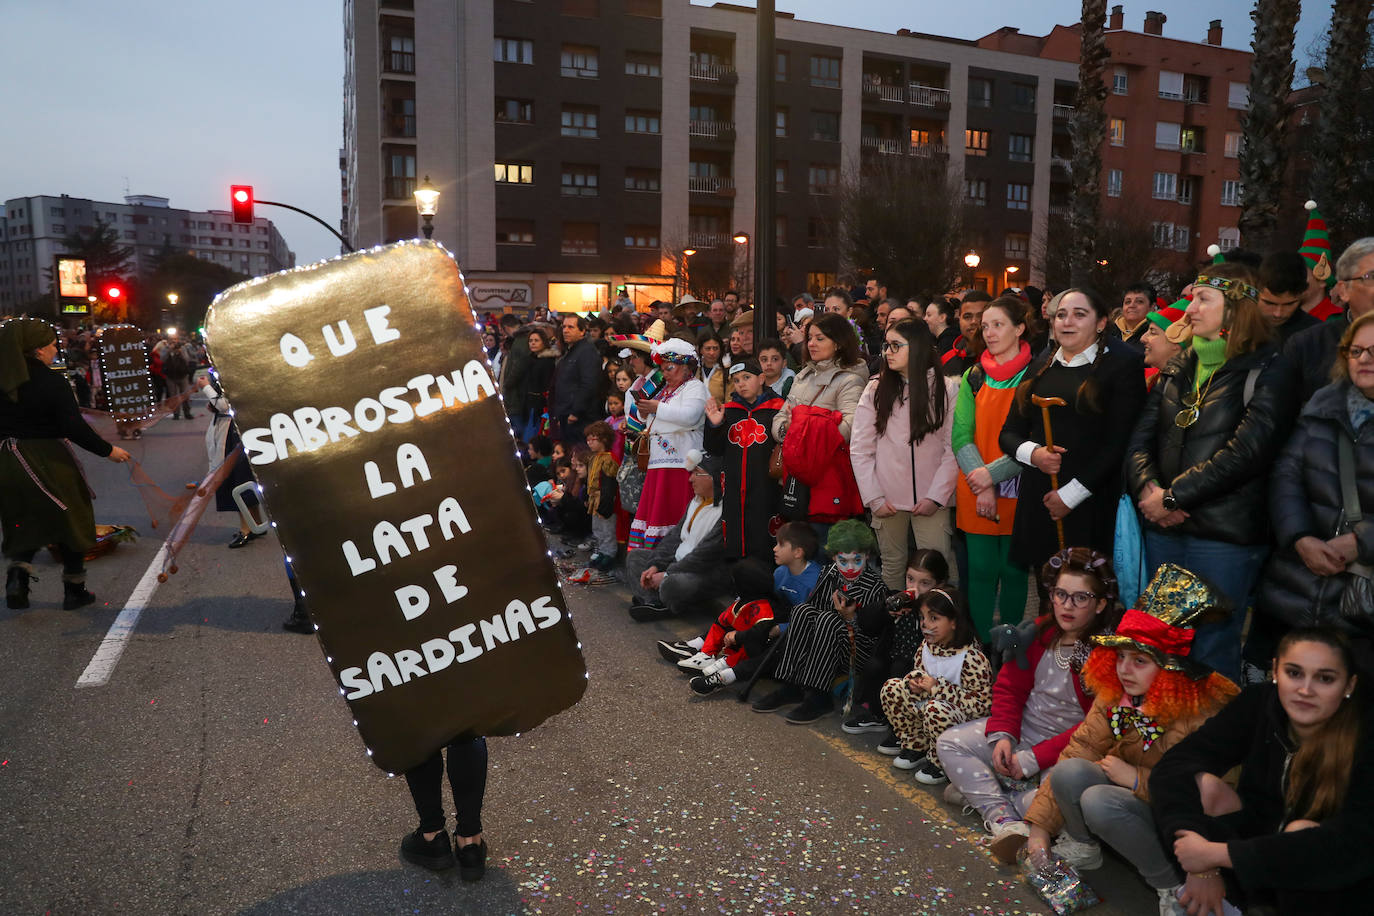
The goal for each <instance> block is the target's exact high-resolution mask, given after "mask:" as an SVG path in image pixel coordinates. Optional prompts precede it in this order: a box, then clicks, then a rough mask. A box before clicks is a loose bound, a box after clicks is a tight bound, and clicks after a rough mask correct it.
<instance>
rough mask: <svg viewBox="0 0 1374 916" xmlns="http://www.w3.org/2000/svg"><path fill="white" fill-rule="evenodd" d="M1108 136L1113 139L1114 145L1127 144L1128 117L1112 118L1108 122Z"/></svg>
mask: <svg viewBox="0 0 1374 916" xmlns="http://www.w3.org/2000/svg"><path fill="white" fill-rule="evenodd" d="M1107 136H1108V137H1109V138H1110V139H1111V143H1112V146H1125V145H1126V119H1125V118H1112V119H1111V120H1110V121H1108V122H1107Z"/></svg>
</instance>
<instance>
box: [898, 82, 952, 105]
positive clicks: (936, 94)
mask: <svg viewBox="0 0 1374 916" xmlns="http://www.w3.org/2000/svg"><path fill="white" fill-rule="evenodd" d="M906 100H907V101H908V102H910V103H911V104H912V105H919V106H921V107H922V108H948V107H949V90H948V89H941V88H940V87H939V86H923V85H921V84H920V83H912V84H911V85H910V86H908V87H906Z"/></svg>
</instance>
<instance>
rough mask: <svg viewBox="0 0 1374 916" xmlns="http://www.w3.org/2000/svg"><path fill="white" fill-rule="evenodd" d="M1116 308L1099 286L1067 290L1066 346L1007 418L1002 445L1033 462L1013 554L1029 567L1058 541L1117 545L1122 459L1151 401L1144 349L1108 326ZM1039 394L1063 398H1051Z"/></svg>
mask: <svg viewBox="0 0 1374 916" xmlns="http://www.w3.org/2000/svg"><path fill="white" fill-rule="evenodd" d="M1108 316H1109V312H1108V309H1107V307H1106V305H1105V304H1104V303H1103V301H1102V298H1101V297H1100V296H1098V295H1097V293H1095V292H1093V291H1092V290H1088V289H1072V290H1067V291H1065V293H1064V296H1063V298H1062V299H1061V300H1060V303H1059V311H1058V312H1056V313H1055V316H1054V339H1055V341H1056V342H1057V346H1056V347H1055V348H1054V349H1053V350H1052V351H1050V352H1048V353H1044V354H1041V356H1039V357H1038V358H1037V359H1036V360H1035V361H1034V362H1032V363H1031V364H1030V366H1029V368H1027V370H1026V375H1025V378H1024V379H1023V380H1022V382H1021V384H1020V385H1019V386H1018V387H1017V389H1016V399H1015V401H1014V402H1013V404H1012V408H1011V412H1010V413H1008V414H1007V420H1006V423H1005V424H1004V425H1003V427H1002V434H1001V436H1000V437H999V440H998V441H999V444H1000V445H1001V446H1002V451H1003V452H1005V453H1006V454H1008V455H1011V456H1013V457H1014V458H1015V459H1016V460H1017V461H1019V462H1020V463H1021V464H1022V465H1023V466H1024V467H1025V470H1023V471H1022V473H1021V489H1020V497H1019V499H1018V501H1017V504H1016V521H1015V523H1014V524H1013V527H1012V545H1011V559H1012V560H1014V561H1016V562H1017V563H1020V564H1022V565H1023V566H1026V567H1028V568H1034V567H1036V566H1039V565H1040V563H1041V562H1043V561H1044V559H1045V557H1046V556H1048V555H1049V554H1050V553H1051V552H1052V551H1053V550H1054V549H1055V545H1056V544H1059V543H1063V544H1081V545H1084V546H1088V547H1091V548H1093V549H1094V550H1096V551H1098V552H1099V553H1102V554H1105V555H1107V556H1111V553H1112V544H1113V540H1114V536H1115V528H1116V509H1117V502H1118V500H1119V499H1120V497H1121V462H1122V459H1123V458H1124V457H1125V454H1126V446H1127V443H1128V442H1129V441H1130V436H1131V429H1132V427H1134V425H1135V421H1136V418H1137V417H1138V416H1139V414H1140V408H1141V405H1142V404H1143V403H1144V401H1145V365H1144V363H1143V362H1142V361H1141V357H1140V353H1139V351H1137V350H1135V349H1134V348H1132V347H1128V346H1126V345H1125V344H1123V343H1121V341H1119V340H1113V339H1112V338H1110V337H1108V336H1105V335H1104V334H1103V331H1104V330H1105V328H1106V327H1107V320H1108ZM1037 396H1038V397H1044V398H1057V399H1059V400H1061V401H1063V402H1064V406H1062V407H1061V406H1050V407H1042V406H1040V405H1038V404H1037V403H1036V401H1035V398H1036V397H1037ZM1047 413H1048V415H1049V423H1050V430H1049V432H1050V433H1052V434H1053V441H1054V445H1053V446H1051V445H1049V444H1048V443H1049V439H1050V437H1049V436H1048V435H1047V431H1046V429H1045V416H1046V414H1047ZM1056 479H1057V480H1058V486H1057V487H1056V486H1055V485H1054V483H1053V481H1054V480H1056ZM1061 532H1062V534H1061Z"/></svg>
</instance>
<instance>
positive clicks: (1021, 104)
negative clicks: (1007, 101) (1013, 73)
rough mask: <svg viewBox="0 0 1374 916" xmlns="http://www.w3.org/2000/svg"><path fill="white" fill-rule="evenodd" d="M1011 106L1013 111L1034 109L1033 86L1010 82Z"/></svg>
mask: <svg viewBox="0 0 1374 916" xmlns="http://www.w3.org/2000/svg"><path fill="white" fill-rule="evenodd" d="M1011 107H1012V110H1014V111H1035V87H1034V86H1031V85H1028V84H1026V83H1012V84H1011Z"/></svg>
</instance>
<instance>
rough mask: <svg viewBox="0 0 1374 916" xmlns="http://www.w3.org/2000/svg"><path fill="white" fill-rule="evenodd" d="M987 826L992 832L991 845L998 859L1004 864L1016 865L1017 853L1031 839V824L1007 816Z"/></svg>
mask: <svg viewBox="0 0 1374 916" xmlns="http://www.w3.org/2000/svg"><path fill="white" fill-rule="evenodd" d="M987 828H988V830H989V831H990V832H991V833H992V843H991V844H989V845H990V846H991V848H992V854H993V855H994V856H996V857H997V861H999V862H1001V863H1002V864H1003V865H1015V864H1016V854H1017V853H1018V852H1020V851H1021V848H1022V847H1023V846H1025V845H1026V841H1027V840H1029V839H1030V826H1029V825H1028V824H1027V823H1026V822H1025V821H1018V820H1015V819H1012V818H1007V819H1006V820H1002V821H998V822H997V823H995V824H988V825H987Z"/></svg>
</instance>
